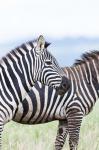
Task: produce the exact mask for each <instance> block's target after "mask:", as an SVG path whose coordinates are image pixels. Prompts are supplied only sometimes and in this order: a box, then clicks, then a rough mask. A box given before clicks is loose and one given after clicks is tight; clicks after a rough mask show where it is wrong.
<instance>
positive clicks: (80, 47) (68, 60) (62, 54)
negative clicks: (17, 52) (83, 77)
mask: <svg viewBox="0 0 99 150" xmlns="http://www.w3.org/2000/svg"><path fill="white" fill-rule="evenodd" d="M27 39H29V40H32V39H34V38H31V37H30V38H23V39H18V40H13V39H12V41H9V42H4V43H0V57H2V56H4V55H5V54H6V53H7V52H9V51H10V50H11V49H14V48H15V47H16V46H18V45H20V44H22V43H23V42H26V41H28V40H27ZM47 40H48V42H51V43H52V44H51V45H50V46H49V50H50V51H51V52H52V54H53V55H54V56H55V57H56V59H57V60H58V62H59V63H60V65H61V66H68V65H69V66H70V65H72V64H73V62H74V60H75V59H78V58H80V55H81V54H82V53H84V52H85V51H90V50H99V38H86V37H79V38H71V37H66V38H62V39H52V38H47Z"/></svg>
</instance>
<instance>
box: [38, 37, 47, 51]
mask: <svg viewBox="0 0 99 150" xmlns="http://www.w3.org/2000/svg"><path fill="white" fill-rule="evenodd" d="M44 48H45V39H44V37H43V35H40V36H39V38H38V39H37V46H36V51H37V53H39V52H40V51H42V50H44Z"/></svg>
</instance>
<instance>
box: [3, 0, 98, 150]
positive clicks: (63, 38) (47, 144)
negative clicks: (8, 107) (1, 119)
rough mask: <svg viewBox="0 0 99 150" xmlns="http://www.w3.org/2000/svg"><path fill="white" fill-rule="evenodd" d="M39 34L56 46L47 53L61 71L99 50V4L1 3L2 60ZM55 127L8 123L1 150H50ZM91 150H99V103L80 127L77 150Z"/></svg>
mask: <svg viewBox="0 0 99 150" xmlns="http://www.w3.org/2000/svg"><path fill="white" fill-rule="evenodd" d="M41 34H42V35H44V37H45V39H46V41H48V42H51V43H52V44H51V45H50V46H49V51H51V52H52V54H53V55H54V56H55V57H56V58H57V60H58V62H59V63H60V65H61V66H71V65H72V64H73V62H74V61H75V59H79V58H80V55H81V54H82V53H84V52H86V51H87V52H88V51H91V50H99V0H0V58H1V57H2V56H4V55H5V54H6V53H8V52H9V51H10V50H11V49H14V48H15V47H17V46H18V45H20V44H22V43H24V42H27V41H29V40H34V39H35V38H37V37H38V36H39V35H41ZM57 125H58V122H54V123H48V124H46V125H44V124H42V125H36V126H24V125H20V124H17V123H13V122H10V123H8V124H7V125H6V126H5V130H4V132H3V150H32V149H34V150H52V149H53V147H54V141H55V136H56V133H57ZM86 133H87V134H86ZM67 147H68V145H67V144H66V145H65V147H64V150H65V149H67V150H69V148H67ZM88 149H91V150H99V103H98V105H97V107H94V111H93V112H92V113H90V115H89V116H88V117H87V118H86V119H84V120H83V124H82V128H81V137H80V144H79V150H88Z"/></svg>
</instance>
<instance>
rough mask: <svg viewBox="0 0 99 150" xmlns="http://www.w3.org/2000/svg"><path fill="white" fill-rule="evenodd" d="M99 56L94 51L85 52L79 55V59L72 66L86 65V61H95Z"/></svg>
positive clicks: (98, 52)
mask: <svg viewBox="0 0 99 150" xmlns="http://www.w3.org/2000/svg"><path fill="white" fill-rule="evenodd" d="M98 56H99V51H98V50H94V51H91V52H86V53H84V54H82V55H81V59H76V61H75V63H74V64H73V66H77V65H81V64H84V63H86V61H90V59H96V58H97V57H98Z"/></svg>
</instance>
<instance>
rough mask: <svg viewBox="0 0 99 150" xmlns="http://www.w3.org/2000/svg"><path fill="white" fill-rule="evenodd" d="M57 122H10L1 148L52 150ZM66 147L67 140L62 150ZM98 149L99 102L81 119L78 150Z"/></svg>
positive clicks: (4, 149) (9, 149)
mask: <svg viewBox="0 0 99 150" xmlns="http://www.w3.org/2000/svg"><path fill="white" fill-rule="evenodd" d="M57 125H58V122H52V123H48V124H42V125H33V126H29V125H21V124H18V123H14V122H10V123H8V124H7V125H5V128H4V132H3V150H53V145H54V140H55V136H56V131H57ZM65 149H66V150H69V149H68V140H67V143H66V144H65V146H64V150H65ZM89 149H90V150H99V102H98V103H97V104H96V106H95V107H94V110H93V111H92V112H91V113H90V115H88V116H87V117H85V118H84V119H83V123H82V127H81V132H80V141H79V150H89Z"/></svg>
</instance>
